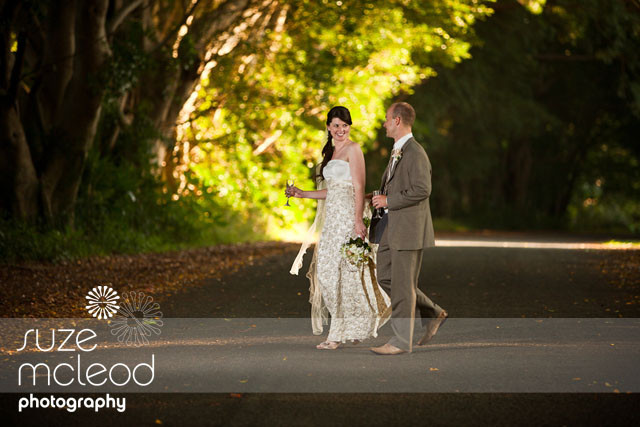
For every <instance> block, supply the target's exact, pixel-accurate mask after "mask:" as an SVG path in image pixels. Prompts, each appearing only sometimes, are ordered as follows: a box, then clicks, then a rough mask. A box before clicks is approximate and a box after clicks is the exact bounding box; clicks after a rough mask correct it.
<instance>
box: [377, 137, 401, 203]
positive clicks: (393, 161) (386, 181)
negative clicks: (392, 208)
mask: <svg viewBox="0 0 640 427" xmlns="http://www.w3.org/2000/svg"><path fill="white" fill-rule="evenodd" d="M401 153H402V149H401V148H394V149H393V150H391V156H390V157H389V163H388V164H387V169H386V175H385V179H384V184H382V189H381V190H380V192H381V193H382V194H384V195H385V196H386V194H387V187H388V185H389V179H390V178H391V174H392V172H393V169H394V168H395V167H396V164H397V163H398V162H397V160H396V159H395V158H394V157H395V156H396V155H400V154H401Z"/></svg>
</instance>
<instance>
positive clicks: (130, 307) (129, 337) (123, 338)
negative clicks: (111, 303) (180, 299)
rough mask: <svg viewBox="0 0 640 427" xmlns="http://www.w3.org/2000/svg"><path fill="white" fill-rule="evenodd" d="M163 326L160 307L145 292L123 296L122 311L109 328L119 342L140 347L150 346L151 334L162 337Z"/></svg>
mask: <svg viewBox="0 0 640 427" xmlns="http://www.w3.org/2000/svg"><path fill="white" fill-rule="evenodd" d="M162 325H163V322H162V312H161V311H160V305H159V304H158V303H157V302H154V301H153V298H151V297H150V296H147V295H145V294H144V292H129V293H124V294H122V302H121V303H120V309H119V310H118V312H117V314H116V315H115V316H114V317H113V319H111V323H110V324H109V327H110V328H111V334H112V335H115V336H117V337H118V341H119V342H121V343H124V344H126V345H133V346H136V347H139V346H141V345H147V344H149V340H148V338H147V337H149V336H151V334H155V335H160V328H161V327H162Z"/></svg>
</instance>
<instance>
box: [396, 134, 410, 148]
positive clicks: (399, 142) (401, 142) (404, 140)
mask: <svg viewBox="0 0 640 427" xmlns="http://www.w3.org/2000/svg"><path fill="white" fill-rule="evenodd" d="M410 138H413V134H412V133H411V132H409V133H408V134H406V135H405V136H403V137H402V138H400V139H399V140H397V141H396V142H394V143H393V149H394V150H398V149H401V148H402V147H404V144H406V143H407V141H408V140H409V139H410Z"/></svg>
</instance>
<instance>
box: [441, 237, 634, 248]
mask: <svg viewBox="0 0 640 427" xmlns="http://www.w3.org/2000/svg"><path fill="white" fill-rule="evenodd" d="M436 246H440V247H465V248H518V249H577V250H585V249H596V250H626V249H640V243H637V242H636V243H631V242H629V243H628V244H620V245H611V244H610V242H606V243H603V242H578V243H576V242H531V241H518V240H499V239H487V240H463V239H460V240H457V239H436Z"/></svg>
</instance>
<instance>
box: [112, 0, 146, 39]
mask: <svg viewBox="0 0 640 427" xmlns="http://www.w3.org/2000/svg"><path fill="white" fill-rule="evenodd" d="M144 1H145V0H134V1H132V2H131V3H129V4H127V5H126V6H123V7H122V8H121V9H120V10H119V11H117V12H116V13H115V16H114V17H113V18H112V19H111V20H110V22H109V24H108V27H107V34H113V33H115V31H116V30H117V29H118V27H119V26H120V24H122V22H123V21H124V20H125V18H126V17H127V16H129V15H130V14H131V12H133V11H134V10H135V9H136V8H137V7H138V6H140V5H141V4H142V3H144Z"/></svg>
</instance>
